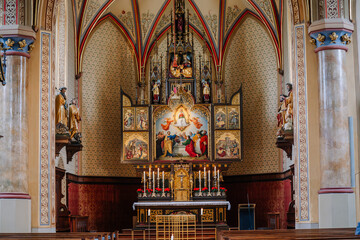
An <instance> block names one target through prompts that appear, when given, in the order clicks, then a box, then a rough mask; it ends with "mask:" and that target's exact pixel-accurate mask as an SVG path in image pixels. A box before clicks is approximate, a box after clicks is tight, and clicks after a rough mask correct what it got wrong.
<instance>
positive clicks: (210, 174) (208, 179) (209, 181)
mask: <svg viewBox="0 0 360 240" xmlns="http://www.w3.org/2000/svg"><path fill="white" fill-rule="evenodd" d="M208 173H209V175H208V180H209V183H208V184H209V192H210V187H211V183H210V177H211V174H210V170H209V171H208Z"/></svg>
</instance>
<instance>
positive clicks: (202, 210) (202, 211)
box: [200, 208, 204, 216]
mask: <svg viewBox="0 0 360 240" xmlns="http://www.w3.org/2000/svg"><path fill="white" fill-rule="evenodd" d="M203 213H204V209H203V208H201V213H200V214H201V216H202V215H203Z"/></svg>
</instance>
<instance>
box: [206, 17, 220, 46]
mask: <svg viewBox="0 0 360 240" xmlns="http://www.w3.org/2000/svg"><path fill="white" fill-rule="evenodd" d="M205 20H206V22H207V24H208V26H209V28H210V30H211V32H212V35H213V37H214V39H215V40H216V39H217V35H218V21H219V19H218V16H217V15H216V14H212V13H211V12H209V14H208V15H206V16H205Z"/></svg>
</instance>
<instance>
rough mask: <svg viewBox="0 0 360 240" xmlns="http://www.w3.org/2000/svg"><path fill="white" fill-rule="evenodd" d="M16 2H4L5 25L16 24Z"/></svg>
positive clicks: (10, 0)
mask: <svg viewBox="0 0 360 240" xmlns="http://www.w3.org/2000/svg"><path fill="white" fill-rule="evenodd" d="M16 5H17V0H6V2H5V9H6V10H5V25H15V24H17V19H16V18H17V12H16V11H17V6H16Z"/></svg>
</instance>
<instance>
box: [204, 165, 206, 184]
mask: <svg viewBox="0 0 360 240" xmlns="http://www.w3.org/2000/svg"><path fill="white" fill-rule="evenodd" d="M204 187H206V168H205V167H204Z"/></svg>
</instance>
